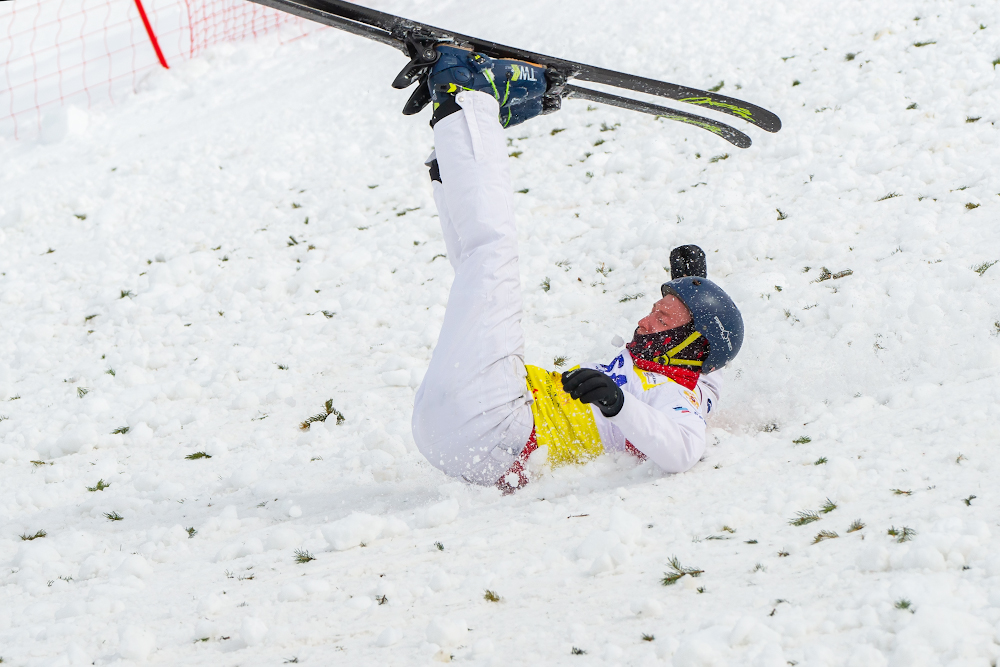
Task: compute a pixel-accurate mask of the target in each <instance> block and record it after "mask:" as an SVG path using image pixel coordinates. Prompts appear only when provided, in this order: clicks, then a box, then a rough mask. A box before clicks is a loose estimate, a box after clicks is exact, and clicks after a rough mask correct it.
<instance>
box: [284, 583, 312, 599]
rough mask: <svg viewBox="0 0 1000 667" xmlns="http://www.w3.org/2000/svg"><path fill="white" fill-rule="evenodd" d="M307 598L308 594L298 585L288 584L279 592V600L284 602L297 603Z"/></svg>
mask: <svg viewBox="0 0 1000 667" xmlns="http://www.w3.org/2000/svg"><path fill="white" fill-rule="evenodd" d="M305 597H306V592H305V591H304V590H302V587H301V586H298V585H296V584H286V585H284V586H282V587H281V590H280V591H278V599H279V600H281V601H282V602H295V601H296V600H301V599H303V598H305Z"/></svg>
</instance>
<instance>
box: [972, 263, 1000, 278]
mask: <svg viewBox="0 0 1000 667" xmlns="http://www.w3.org/2000/svg"><path fill="white" fill-rule="evenodd" d="M997 261H1000V260H993V261H992V262H983V263H981V264H976V265H975V266H973V267H972V270H973V271H975V272H976V273H978V274H979V275H980V276H981V275H983V274H984V273H986V272H987V271H989V269H990V267H991V266H993V265H994V264H996V263H997Z"/></svg>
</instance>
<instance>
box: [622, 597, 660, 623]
mask: <svg viewBox="0 0 1000 667" xmlns="http://www.w3.org/2000/svg"><path fill="white" fill-rule="evenodd" d="M629 610H630V611H631V612H632V613H633V614H635V615H636V616H649V617H652V618H659V617H660V616H661V615H662V614H663V605H661V604H660V603H659V602H657V601H656V600H654V599H653V598H646V599H645V600H633V601H632V603H631V604H630V605H629Z"/></svg>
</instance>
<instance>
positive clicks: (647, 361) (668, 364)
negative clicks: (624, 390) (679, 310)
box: [625, 322, 709, 389]
mask: <svg viewBox="0 0 1000 667" xmlns="http://www.w3.org/2000/svg"><path fill="white" fill-rule="evenodd" d="M625 347H626V349H627V350H628V352H629V354H630V355H632V361H633V363H634V364H635V365H636V366H637V367H638V368H640V369H642V370H644V371H649V372H651V373H659V374H660V375H665V376H667V377H668V378H670V379H671V380H673V381H674V382H676V383H677V384H679V385H681V386H682V387H686V388H687V389H694V388H695V385H697V384H698V377H699V376H700V375H701V362H702V360H703V359H704V358H705V357H706V356H708V349H709V348H708V340H706V339H705V337H704V336H702V335H701V333H700V332H698V331H695V328H694V322H688V323H687V324H683V325H681V326H679V327H675V328H673V329H668V330H667V331H660V332H657V333H652V334H646V335H640V334H639V333H638V330H637V331H636V333H635V334H633V336H632V342H630V343H629V344H628V345H626V346H625Z"/></svg>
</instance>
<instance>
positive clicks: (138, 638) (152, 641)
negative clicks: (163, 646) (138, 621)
mask: <svg viewBox="0 0 1000 667" xmlns="http://www.w3.org/2000/svg"><path fill="white" fill-rule="evenodd" d="M155 650H156V637H154V636H153V633H151V632H149V631H148V630H146V629H145V628H140V627H139V626H137V625H126V626H125V627H124V628H122V629H121V630H119V632H118V653H119V655H121V657H123V658H125V659H126V660H137V661H139V662H145V661H146V659H147V658H148V657H149V654H150V653H152V652H153V651H155Z"/></svg>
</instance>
